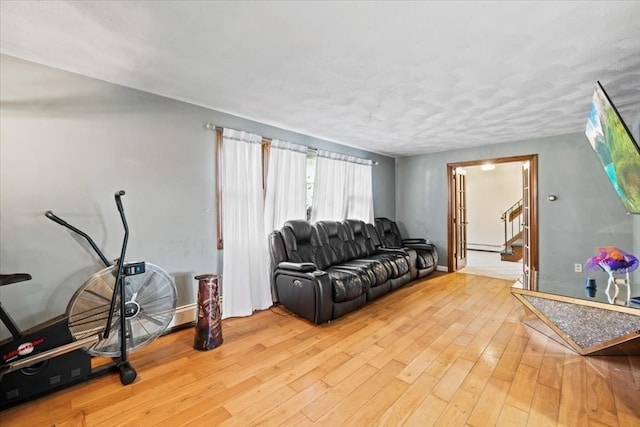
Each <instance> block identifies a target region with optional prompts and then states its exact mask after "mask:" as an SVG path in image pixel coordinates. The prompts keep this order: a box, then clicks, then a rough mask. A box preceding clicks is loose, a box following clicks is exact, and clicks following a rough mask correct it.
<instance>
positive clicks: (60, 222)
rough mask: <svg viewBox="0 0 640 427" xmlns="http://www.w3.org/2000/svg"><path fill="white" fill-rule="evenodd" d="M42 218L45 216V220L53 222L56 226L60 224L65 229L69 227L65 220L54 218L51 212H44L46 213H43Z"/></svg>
mask: <svg viewBox="0 0 640 427" xmlns="http://www.w3.org/2000/svg"><path fill="white" fill-rule="evenodd" d="M44 216H46V217H47V218H49V219H50V220H51V221H53V222H57V223H58V224H60V225H62V226H65V227H68V226H69V224H67V222H66V221H65V220H63V219H62V218H59V217H57V216H55V215H54V213H53V212H51V211H46V212H45V213H44Z"/></svg>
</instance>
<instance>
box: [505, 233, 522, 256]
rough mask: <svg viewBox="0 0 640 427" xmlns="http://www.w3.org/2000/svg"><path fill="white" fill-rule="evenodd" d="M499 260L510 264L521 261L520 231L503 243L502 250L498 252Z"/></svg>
mask: <svg viewBox="0 0 640 427" xmlns="http://www.w3.org/2000/svg"><path fill="white" fill-rule="evenodd" d="M500 259H501V260H502V261H510V262H520V260H522V231H520V232H519V233H517V234H516V235H515V236H513V237H512V238H511V239H509V240H508V241H507V242H505V244H504V249H503V250H502V251H501V252H500Z"/></svg>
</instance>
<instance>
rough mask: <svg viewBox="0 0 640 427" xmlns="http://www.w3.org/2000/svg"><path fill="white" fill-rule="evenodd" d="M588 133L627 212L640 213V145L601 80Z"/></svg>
mask: <svg viewBox="0 0 640 427" xmlns="http://www.w3.org/2000/svg"><path fill="white" fill-rule="evenodd" d="M585 134H586V135H587V139H588V140H589V142H590V143H591V146H592V147H593V149H594V151H595V152H596V154H597V155H598V159H599V160H600V163H602V166H603V167H604V170H605V172H606V174H607V178H609V181H610V182H611V185H613V188H614V189H615V191H616V193H617V194H618V197H620V200H621V201H622V204H623V205H624V207H625V208H626V209H627V212H629V213H634V214H640V148H638V145H637V144H636V142H635V141H634V140H633V136H632V135H631V132H629V129H627V127H626V126H625V124H624V122H623V121H622V118H621V117H620V115H619V114H618V111H617V110H616V108H615V107H614V105H613V104H612V103H611V100H610V99H609V97H608V96H607V93H606V92H605V91H604V88H603V87H602V85H601V84H600V82H597V84H596V89H595V91H594V93H593V101H592V102H591V107H590V109H589V117H588V119H587V128H586V130H585Z"/></svg>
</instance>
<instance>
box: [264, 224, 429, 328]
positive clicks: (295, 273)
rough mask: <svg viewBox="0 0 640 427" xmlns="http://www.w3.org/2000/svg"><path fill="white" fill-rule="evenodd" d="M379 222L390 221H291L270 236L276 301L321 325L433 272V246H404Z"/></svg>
mask: <svg viewBox="0 0 640 427" xmlns="http://www.w3.org/2000/svg"><path fill="white" fill-rule="evenodd" d="M378 220H386V221H389V220H387V219H386V218H377V219H376V225H373V224H365V223H364V222H363V221H360V220H350V219H347V220H345V221H343V222H339V221H319V222H317V223H315V224H313V225H312V224H310V223H309V222H307V221H304V220H292V221H287V222H286V223H285V225H284V227H282V229H281V230H276V231H274V232H272V233H271V235H270V236H269V246H270V250H271V257H272V261H273V266H274V269H273V284H274V287H275V293H276V295H277V299H278V301H279V302H280V303H281V304H282V305H284V306H285V307H286V308H287V309H289V310H291V311H293V312H294V313H296V314H298V315H299V316H302V317H304V318H306V319H308V320H310V321H312V322H314V323H316V324H322V323H325V322H328V321H330V320H332V319H336V318H338V317H340V316H343V315H345V314H347V313H349V312H351V311H354V310H356V309H358V308H360V307H362V306H363V305H365V304H366V303H367V301H371V300H373V299H375V298H378V297H380V296H382V295H384V294H386V293H388V292H390V291H391V290H394V289H397V288H399V287H401V286H403V285H405V284H407V283H409V282H410V281H412V280H414V279H417V278H421V277H425V276H426V275H428V274H430V273H431V272H433V271H434V270H435V269H436V267H437V264H438V254H437V252H436V248H435V246H433V245H430V244H427V243H425V242H424V241H420V242H417V243H416V242H410V243H412V244H416V245H418V247H417V248H409V247H406V246H404V245H403V244H402V239H401V237H398V239H399V240H397V239H396V238H395V237H392V236H391V234H392V231H391V230H390V229H387V228H385V227H386V225H385V226H383V224H382V223H381V224H380V226H379V227H377V226H378V224H377V223H378V222H379V221H378ZM383 222H384V221H383ZM391 222H392V221H391ZM392 223H393V222H392ZM385 224H386V222H385ZM393 225H394V226H395V223H393ZM378 229H380V230H381V231H382V232H383V233H384V234H382V235H380V234H379V233H378ZM395 230H397V226H395ZM398 234H399V231H398ZM385 236H386V237H385ZM394 239H396V240H394Z"/></svg>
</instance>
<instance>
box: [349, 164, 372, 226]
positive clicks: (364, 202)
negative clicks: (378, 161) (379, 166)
mask: <svg viewBox="0 0 640 427" xmlns="http://www.w3.org/2000/svg"><path fill="white" fill-rule="evenodd" d="M372 172H373V171H372V166H371V163H370V162H367V163H349V167H348V175H347V176H348V177H349V178H350V179H349V181H348V183H347V188H348V191H347V195H348V199H347V218H349V219H360V220H362V221H364V222H366V223H369V224H373V178H372Z"/></svg>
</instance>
